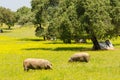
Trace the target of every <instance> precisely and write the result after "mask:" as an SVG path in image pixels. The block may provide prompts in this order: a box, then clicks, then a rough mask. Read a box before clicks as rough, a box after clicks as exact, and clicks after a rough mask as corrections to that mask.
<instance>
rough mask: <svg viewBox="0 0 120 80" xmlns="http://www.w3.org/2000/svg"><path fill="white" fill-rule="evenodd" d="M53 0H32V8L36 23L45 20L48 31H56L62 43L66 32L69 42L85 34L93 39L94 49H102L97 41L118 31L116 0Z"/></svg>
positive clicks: (107, 37)
mask: <svg viewBox="0 0 120 80" xmlns="http://www.w3.org/2000/svg"><path fill="white" fill-rule="evenodd" d="M56 1H57V2H56ZM56 1H55V0H42V1H41V0H32V9H33V10H34V11H35V12H36V15H37V17H36V22H37V24H40V25H41V24H43V23H47V24H48V27H47V28H46V29H48V30H49V33H51V34H53V33H52V31H56V32H58V33H59V34H57V35H58V36H60V38H61V39H62V40H63V42H65V43H67V42H66V41H65V40H66V38H67V36H68V35H69V40H67V41H68V43H69V42H70V40H71V39H75V40H79V38H86V37H87V38H89V39H91V41H92V42H93V45H94V49H96V50H99V49H101V48H100V45H99V40H105V39H109V38H111V37H112V36H113V33H114V32H115V31H116V30H118V29H117V28H118V26H119V2H118V0H100V1H96V0H92V1H90V0H56ZM115 1H117V3H115ZM114 5H117V6H114ZM41 9H42V10H41ZM116 15H117V16H116ZM111 22H112V23H111ZM54 29H56V30H54ZM117 32H118V31H117ZM63 34H64V35H63ZM115 34H116V32H115Z"/></svg>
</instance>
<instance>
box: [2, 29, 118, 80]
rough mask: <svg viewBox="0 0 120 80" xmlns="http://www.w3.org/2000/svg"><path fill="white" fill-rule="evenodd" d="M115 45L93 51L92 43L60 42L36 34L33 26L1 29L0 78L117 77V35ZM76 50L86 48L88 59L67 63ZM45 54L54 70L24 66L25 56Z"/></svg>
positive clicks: (89, 79) (72, 79)
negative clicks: (26, 67) (109, 48)
mask: <svg viewBox="0 0 120 80" xmlns="http://www.w3.org/2000/svg"><path fill="white" fill-rule="evenodd" d="M112 43H113V44H114V47H115V49H114V50H109V51H92V50H91V47H92V43H91V42H90V41H89V42H88V43H87V44H75V43H72V44H63V43H62V42H61V41H43V40H42V39H39V38H37V37H35V35H34V27H30V28H28V27H27V28H26V27H25V28H14V29H12V30H6V31H5V33H0V80H120V38H118V39H114V40H112ZM75 52H88V53H89V54H90V55H91V59H90V62H89V63H68V59H69V57H70V56H71V55H72V54H74V53H75ZM29 57H32V58H44V59H48V60H50V61H51V62H52V63H53V70H30V71H29V72H25V71H24V70H23V60H24V59H26V58H29Z"/></svg>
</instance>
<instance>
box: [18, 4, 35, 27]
mask: <svg viewBox="0 0 120 80" xmlns="http://www.w3.org/2000/svg"><path fill="white" fill-rule="evenodd" d="M16 15H17V20H18V21H17V23H18V24H19V25H25V24H31V23H33V21H34V13H33V12H32V11H31V8H28V7H26V6H23V7H21V8H19V9H18V10H17V11H16Z"/></svg>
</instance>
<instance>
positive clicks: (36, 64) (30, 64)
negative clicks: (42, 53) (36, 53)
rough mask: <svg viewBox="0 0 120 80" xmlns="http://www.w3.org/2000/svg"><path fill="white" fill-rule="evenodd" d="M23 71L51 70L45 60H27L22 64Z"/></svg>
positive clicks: (50, 65)
mask: <svg viewBox="0 0 120 80" xmlns="http://www.w3.org/2000/svg"><path fill="white" fill-rule="evenodd" d="M23 67H24V71H28V70H29V69H52V64H51V63H50V62H49V61H48V60H45V59H36V58H27V59H25V60H24V62H23Z"/></svg>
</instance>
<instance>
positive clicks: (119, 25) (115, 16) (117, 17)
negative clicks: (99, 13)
mask: <svg viewBox="0 0 120 80" xmlns="http://www.w3.org/2000/svg"><path fill="white" fill-rule="evenodd" d="M110 6H111V10H110V17H111V18H112V21H111V23H112V24H113V25H114V30H113V31H112V32H109V33H112V34H111V35H112V37H113V36H118V35H120V1H119V0H110Z"/></svg>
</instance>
